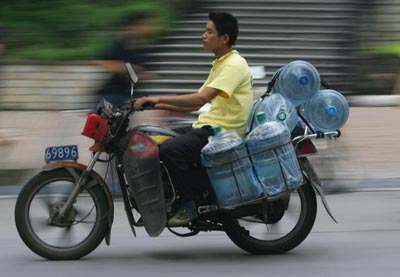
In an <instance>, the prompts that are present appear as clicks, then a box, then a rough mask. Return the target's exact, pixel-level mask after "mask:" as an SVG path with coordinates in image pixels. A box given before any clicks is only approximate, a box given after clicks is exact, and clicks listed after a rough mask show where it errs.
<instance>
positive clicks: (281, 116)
mask: <svg viewBox="0 0 400 277" xmlns="http://www.w3.org/2000/svg"><path fill="white" fill-rule="evenodd" d="M275 118H276V120H278V121H285V120H286V112H285V110H284V109H280V110H279V111H278V113H277V114H276V117H275Z"/></svg>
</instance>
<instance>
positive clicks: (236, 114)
mask: <svg viewBox="0 0 400 277" xmlns="http://www.w3.org/2000/svg"><path fill="white" fill-rule="evenodd" d="M206 87H211V88H215V89H218V90H221V91H222V93H220V94H219V95H218V96H216V97H214V99H212V100H211V107H210V110H209V111H208V112H207V113H203V114H201V115H200V116H199V118H198V120H197V121H196V122H194V123H193V128H200V127H202V126H204V125H211V126H213V127H215V126H218V125H219V126H221V127H222V128H223V129H225V130H230V129H234V130H236V131H237V132H238V134H239V135H241V136H242V137H243V136H244V133H245V130H246V123H247V120H248V118H249V115H250V112H251V108H252V103H253V77H252V75H251V72H250V69H249V66H248V64H247V62H246V60H245V59H244V58H243V57H242V56H240V55H239V52H237V51H236V50H232V51H230V52H228V53H227V54H225V55H224V56H222V57H221V58H219V59H216V60H215V61H214V62H213V63H212V69H211V71H210V74H209V76H208V78H207V80H206V82H205V83H204V84H203V86H202V87H201V88H200V89H199V92H201V91H202V90H203V89H204V88H206Z"/></svg>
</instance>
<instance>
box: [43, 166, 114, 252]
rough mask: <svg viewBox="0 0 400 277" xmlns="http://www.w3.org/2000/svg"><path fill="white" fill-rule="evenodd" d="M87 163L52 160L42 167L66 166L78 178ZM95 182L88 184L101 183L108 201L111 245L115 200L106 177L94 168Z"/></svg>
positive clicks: (92, 172) (108, 232)
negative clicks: (105, 179)
mask: <svg viewBox="0 0 400 277" xmlns="http://www.w3.org/2000/svg"><path fill="white" fill-rule="evenodd" d="M86 167H87V166H86V165H84V164H81V163H78V162H72V161H59V162H51V163H48V164H46V165H45V166H43V167H42V170H43V171H52V170H56V169H60V168H64V169H65V170H66V171H67V172H68V173H70V174H71V176H72V177H73V178H74V179H75V180H78V179H79V177H80V175H81V174H82V172H83V171H84V170H85V169H86ZM89 175H90V176H91V177H92V178H91V179H92V180H94V181H95V182H91V181H89V182H88V184H89V185H90V186H94V185H99V186H101V188H102V189H103V191H104V193H105V195H106V199H107V203H108V210H109V211H110V212H109V215H108V220H107V221H108V226H109V228H108V231H107V233H106V236H105V241H106V243H107V245H110V234H111V226H112V224H113V222H114V202H113V198H112V193H111V191H110V189H109V188H108V186H107V184H106V183H105V181H104V179H103V178H102V177H101V176H100V175H99V174H98V173H97V172H96V171H94V170H92V171H91V172H90V174H89Z"/></svg>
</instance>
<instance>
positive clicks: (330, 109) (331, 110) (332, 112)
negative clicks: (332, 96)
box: [326, 105, 337, 115]
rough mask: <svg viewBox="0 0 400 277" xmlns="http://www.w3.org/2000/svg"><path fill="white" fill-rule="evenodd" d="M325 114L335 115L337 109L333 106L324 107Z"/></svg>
mask: <svg viewBox="0 0 400 277" xmlns="http://www.w3.org/2000/svg"><path fill="white" fill-rule="evenodd" d="M326 113H327V114H329V115H335V114H336V113H337V108H336V107H335V106H332V105H329V106H328V107H326Z"/></svg>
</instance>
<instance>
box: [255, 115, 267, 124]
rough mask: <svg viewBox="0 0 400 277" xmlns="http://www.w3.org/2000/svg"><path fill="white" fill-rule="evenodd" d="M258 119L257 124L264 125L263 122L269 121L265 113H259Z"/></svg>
mask: <svg viewBox="0 0 400 277" xmlns="http://www.w3.org/2000/svg"><path fill="white" fill-rule="evenodd" d="M256 117H257V122H258V123H263V122H265V121H267V115H266V114H265V112H259V113H257V114H256Z"/></svg>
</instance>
